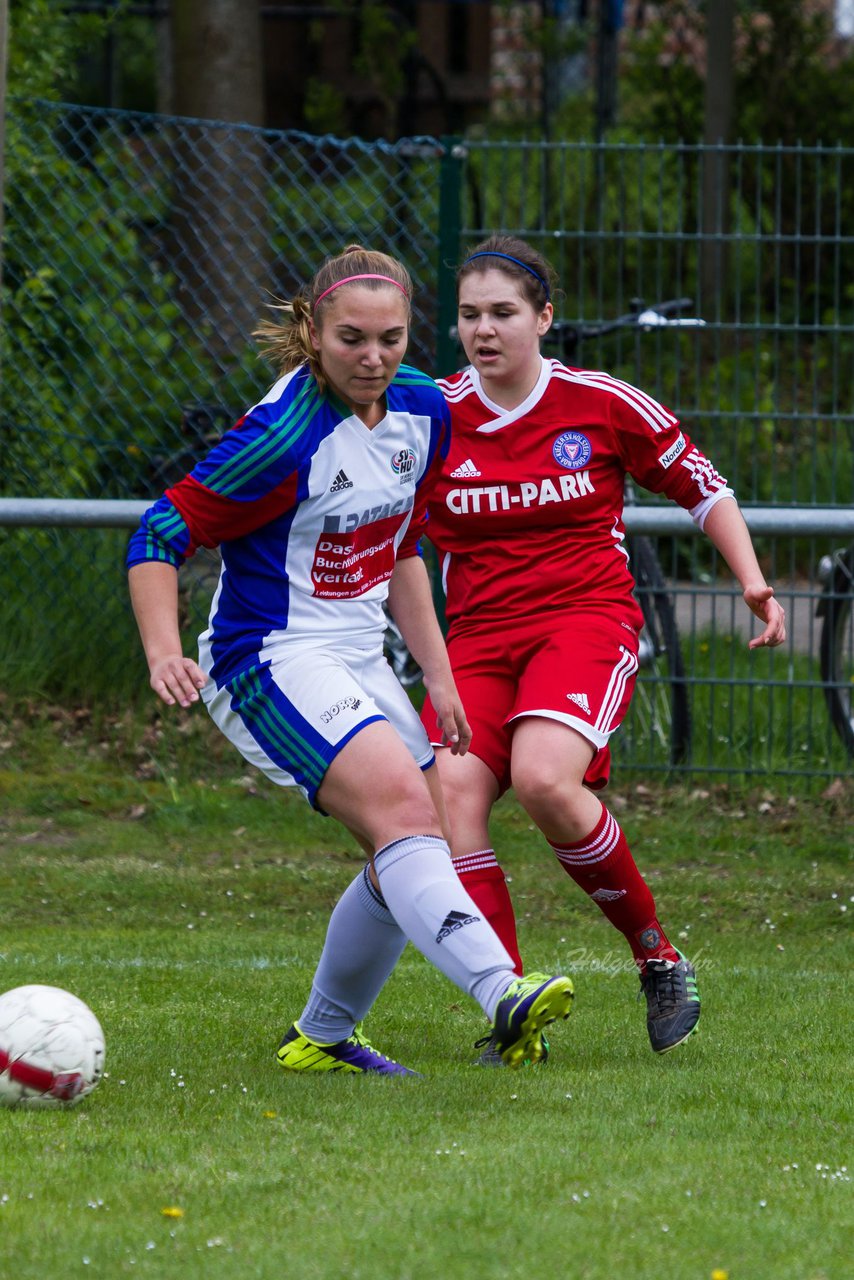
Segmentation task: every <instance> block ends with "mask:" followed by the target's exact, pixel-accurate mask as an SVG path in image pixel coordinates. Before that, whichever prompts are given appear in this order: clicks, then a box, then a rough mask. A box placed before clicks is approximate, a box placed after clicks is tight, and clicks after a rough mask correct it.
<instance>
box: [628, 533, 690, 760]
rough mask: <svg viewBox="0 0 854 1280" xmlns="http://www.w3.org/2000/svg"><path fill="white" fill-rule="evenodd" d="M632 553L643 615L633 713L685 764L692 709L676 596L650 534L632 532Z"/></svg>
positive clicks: (649, 736) (645, 730)
mask: <svg viewBox="0 0 854 1280" xmlns="http://www.w3.org/2000/svg"><path fill="white" fill-rule="evenodd" d="M629 555H630V557H631V566H632V573H633V574H634V578H635V584H636V589H635V595H636V597H637V601H638V604H639V605H640V607H641V609H642V610H643V617H644V627H643V630H642V631H641V635H640V650H639V654H638V657H639V662H640V670H639V671H638V680H637V684H636V685H635V692H634V697H633V699H632V711H633V715H634V717H635V720H636V722H639V724H640V728H641V731H642V733H643V734H644V735H645V737H646V738H647V739H655V740H657V741H658V742H659V743H660V744H661V745H662V747H663V748H664V749H665V750H666V751H667V753H668V759H669V760H670V763H671V764H682V763H684V761H685V760H687V759H688V755H689V753H690V750H691V712H690V707H689V704H688V686H687V684H686V682H685V663H684V661H683V658H682V646H681V645H680V643H679V629H678V627H677V625H676V612H675V610H674V607H673V600H672V598H671V596H670V594H669V593H668V590H667V583H666V581H665V577H664V573H663V572H662V568H661V565H660V564H659V561H658V555H657V554H656V550H655V547H654V545H653V543H652V542H650V540H649V538H645V537H634V538H631V539H630V540H629Z"/></svg>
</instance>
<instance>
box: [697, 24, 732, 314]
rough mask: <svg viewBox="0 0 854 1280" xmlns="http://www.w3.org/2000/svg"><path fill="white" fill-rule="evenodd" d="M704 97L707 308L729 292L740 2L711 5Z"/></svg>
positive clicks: (702, 268)
mask: <svg viewBox="0 0 854 1280" xmlns="http://www.w3.org/2000/svg"><path fill="white" fill-rule="evenodd" d="M706 12H707V18H706V88H705V95H704V127H703V142H704V143H705V150H704V153H703V188H702V189H703V209H702V220H703V221H702V227H703V238H702V241H701V243H702V261H701V264H700V279H701V287H702V291H703V305H704V307H705V308H706V309H708V307H709V305H710V303H712V302H714V303H715V306H716V308H717V307H718V306H719V305H720V302H721V300H722V298H723V295H724V293H725V291H726V279H727V271H726V267H727V253H726V239H725V237H726V234H727V232H728V230H729V225H730V216H729V205H728V200H729V163H728V158H727V154H726V151H725V150H724V146H725V144H726V143H728V142H729V141H730V130H731V128H732V118H733V107H734V102H733V33H734V23H735V0H715V3H714V4H710V5H708V6H707V10H706Z"/></svg>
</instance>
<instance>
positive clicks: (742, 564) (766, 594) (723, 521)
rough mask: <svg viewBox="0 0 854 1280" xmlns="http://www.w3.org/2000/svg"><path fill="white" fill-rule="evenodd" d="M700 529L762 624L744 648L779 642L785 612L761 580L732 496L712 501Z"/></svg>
mask: <svg viewBox="0 0 854 1280" xmlns="http://www.w3.org/2000/svg"><path fill="white" fill-rule="evenodd" d="M703 531H704V533H706V534H707V535H708V537H709V538H710V540H711V541H712V542H713V543H714V545H715V546H716V547H717V549H718V551H720V553H721V555H722V556H723V558H724V559H725V560H726V562H727V564H728V565H729V567H730V569H731V570H732V571H733V573H734V574H735V576H736V578H737V579H738V581H739V583H740V584H741V590H742V594H743V598H744V603H745V604H746V605H747V607H748V609H749V610H750V611H751V613H753V614H755V616H756V617H757V618H758V619H759V621H760V622H762V623H763V624H764V630H763V631H762V632H761V633H760V634H759V635H758V636H754V637H753V639H752V640H750V641H749V642H748V648H749V649H758V648H761V647H763V646H769V647H772V646H774V645H778V644H782V643H783V641H784V640H785V639H786V614H785V612H784V610H783V607H782V605H780V604H779V603H778V602H777V600H775V598H774V588H773V587H771V586H769V585H768V583H767V582H766V581H765V575H764V574H763V572H762V570H761V569H760V567H759V561H758V560H757V559H756V552H755V550H754V548H753V541H752V539H751V537H750V530H749V529H748V527H747V525H746V524H745V522H744V517H743V516H742V514H741V511H740V510H739V508H738V503H737V502H736V501H735V499H734V498H728V497H727V498H721V500H720V502H716V503H715V505H714V506H713V507H712V508H711V510H710V511H709V514H708V515H707V516H706V520H705V524H704V526H703Z"/></svg>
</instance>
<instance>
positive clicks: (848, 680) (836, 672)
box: [819, 546, 854, 755]
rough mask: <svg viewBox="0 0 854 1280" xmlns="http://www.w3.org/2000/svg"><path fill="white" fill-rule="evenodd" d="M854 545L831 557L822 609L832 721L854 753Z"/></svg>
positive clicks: (821, 656)
mask: <svg viewBox="0 0 854 1280" xmlns="http://www.w3.org/2000/svg"><path fill="white" fill-rule="evenodd" d="M852 603H854V546H851V547H848V549H847V550H846V551H837V552H836V553H835V555H833V556H832V557H831V559H830V564H829V566H828V571H827V580H826V582H825V587H824V595H823V596H822V598H821V602H820V604H819V613H820V614H821V615H823V617H824V623H823V625H822V628H821V639H820V641H819V661H820V664H821V678H822V681H823V682H824V696H825V700H826V701H827V709H828V712H829V713H830V721H831V724H832V725H833V727H834V729H835V730H836V732H837V733H838V734H839V736H840V738H841V739H842V742H843V744H844V746H845V749H846V751H847V752H848V753H849V755H854V609H852Z"/></svg>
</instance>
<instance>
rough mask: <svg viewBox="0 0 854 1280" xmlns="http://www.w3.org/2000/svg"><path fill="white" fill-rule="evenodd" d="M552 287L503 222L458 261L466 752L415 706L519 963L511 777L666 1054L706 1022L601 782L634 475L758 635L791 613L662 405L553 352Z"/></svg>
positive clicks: (626, 673)
mask: <svg viewBox="0 0 854 1280" xmlns="http://www.w3.org/2000/svg"><path fill="white" fill-rule="evenodd" d="M553 286H554V272H553V270H552V268H551V267H550V265H549V264H548V263H547V262H546V260H545V259H544V258H543V257H542V256H541V255H540V254H539V253H537V252H536V251H535V250H534V249H533V248H532V247H531V246H530V245H528V244H526V243H525V242H524V241H522V240H520V239H517V238H514V237H509V236H493V237H491V238H490V239H488V240H486V241H484V242H483V243H482V244H479V245H478V246H477V247H476V248H475V249H473V250H472V252H471V253H470V254H469V255H468V256H467V257H466V259H465V260H464V261H463V263H462V265H461V267H460V268H459V270H458V273H457V290H458V295H457V296H458V309H459V310H458V328H459V335H460V340H461V342H462V344H463V347H464V348H465V353H466V356H467V357H468V360H469V361H470V364H469V365H468V367H466V368H465V369H463V370H462V371H461V372H459V373H457V374H455V375H454V376H453V377H450V378H447V379H440V381H439V385H440V387H441V389H442V391H443V393H444V395H445V399H446V400H447V402H448V405H449V407H450V410H451V419H452V432H451V447H450V452H449V454H448V456H447V458H446V459H445V462H444V464H443V467H442V474H441V477H440V480H439V482H438V484H437V486H436V487H435V488H434V489H433V490H432V491H431V496H430V499H429V503H428V510H429V515H430V526H429V534H430V538H431V540H432V541H433V542H434V543H435V545H436V547H437V548H438V549H439V552H440V556H441V566H442V577H443V581H444V585H445V591H446V598H447V618H448V625H449V630H448V650H449V654H450V658H451V665H452V668H453V671H454V677H455V679H456V682H457V688H458V690H459V693H460V696H461V698H462V701H463V705H464V707H465V709H466V715H467V718H468V721H469V724H470V726H471V729H472V743H471V748H470V750H469V752H468V753H467V754H466V755H464V756H463V755H452V754H451V752H450V751H448V750H445V749H442V748H441V746H440V742H439V734H438V733H437V720H436V715H435V711H434V708H433V705H432V703H431V702H430V700H429V697H428V699H427V702H426V705H425V707H424V712H423V717H422V718H423V723H424V725H425V727H426V728H427V731H428V734H429V735H430V737H431V739H432V740H433V741H434V743H435V745H436V746H437V747H438V748H439V749H438V750H437V759H438V768H439V775H440V778H441V782H442V789H443V792H444V795H445V801H446V804H447V808H448V813H449V817H450V822H451V847H452V850H453V853H454V861H455V866H456V867H457V870H458V872H459V873H460V877H461V879H462V880H463V883H464V884H465V885H466V887H467V888H468V891H469V893H470V894H471V896H472V897H473V899H474V900H475V902H476V903H477V904H478V906H479V908H480V910H481V911H482V912H483V913H484V915H486V916H487V917H488V918H489V919H490V920H491V921H492V924H493V926H494V927H495V928H496V931H497V932H498V934H499V936H500V937H501V938H502V940H503V942H504V944H505V946H506V947H507V949H508V951H510V953H511V954H512V955H513V956H514V958H515V960H516V961H517V965H518V967H519V971H520V972H521V964H520V963H519V953H518V947H517V943H516V931H515V923H514V917H513V908H512V904H511V901H510V897H509V893H508V891H507V887H506V883H505V880H504V875H503V873H502V871H501V869H500V867H499V865H498V862H497V860H496V857H495V853H494V852H493V850H492V848H491V847H490V838H489V830H488V821H489V815H490V811H491V809H492V806H493V804H494V803H495V802H496V800H497V799H498V798H499V796H500V795H501V794H502V793H503V792H504V791H506V790H507V788H508V787H510V786H512V787H513V788H514V790H515V794H516V797H517V799H518V801H519V803H520V804H521V805H522V807H523V808H524V809H525V810H526V812H527V813H528V814H529V815H530V817H531V819H532V820H533V821H534V822H535V823H536V825H537V826H538V827H539V829H540V830H541V831H542V833H543V835H544V836H545V837H546V839H547V841H548V842H549V844H550V845H551V847H552V849H553V850H554V853H555V856H556V857H557V859H558V861H559V862H560V864H561V866H562V867H563V868H564V870H565V871H566V872H567V874H568V875H569V876H570V877H571V878H572V879H573V880H574V881H575V882H576V883H577V884H578V885H579V886H580V887H581V888H582V889H583V890H584V891H585V892H586V893H587V894H588V895H589V896H590V897H591V898H592V899H593V900H594V901H595V902H596V903H597V905H598V906H599V908H600V909H601V910H602V912H603V913H604V914H605V916H606V917H607V918H608V919H609V920H610V921H611V923H612V924H613V925H614V926H615V928H617V929H618V930H619V931H620V932H621V933H623V934H624V935H625V937H626V940H627V942H628V944H629V947H630V948H631V952H632V955H633V957H634V960H635V962H636V964H637V966H638V969H639V973H640V980H641V984H642V987H643V991H644V993H645V996H646V1003H647V1027H648V1032H649V1037H650V1042H651V1045H652V1048H653V1049H654V1050H655V1051H656V1052H657V1053H663V1052H665V1051H666V1050H668V1049H672V1048H674V1047H675V1046H676V1045H678V1044H680V1043H682V1041H683V1040H685V1039H686V1038H687V1037H688V1036H689V1035H690V1033H691V1032H692V1031H693V1029H694V1027H695V1026H696V1023H697V1020H698V1018H699V1014H700V1002H699V996H698V993H697V981H696V973H695V970H694V967H693V965H691V963H690V962H689V961H688V960H687V959H686V958H685V957H684V956H682V955H681V954H680V952H679V951H678V950H677V949H676V948H675V947H674V946H673V945H672V943H671V942H670V941H669V939H668V937H667V934H666V933H665V931H664V929H663V927H662V925H661V923H660V921H659V920H658V917H657V912H656V906H655V902H654V900H653V896H652V894H651V892H650V890H649V888H648V886H647V884H646V883H645V881H644V880H643V878H642V876H641V874H640V872H639V871H638V868H637V866H636V864H635V860H634V858H633V857H632V853H631V851H630V849H629V846H628V844H627V842H626V838H625V836H624V834H623V832H622V831H621V829H620V826H619V824H618V822H617V821H616V819H615V818H614V816H613V814H611V813H610V812H609V810H608V809H607V808H606V807H605V805H604V804H603V803H602V801H601V800H600V798H599V795H598V792H599V790H600V789H601V788H602V787H604V786H605V785H606V783H607V781H608V773H609V749H608V742H609V739H610V737H611V735H612V734H613V733H614V732H615V730H616V729H617V728H618V727H619V725H620V723H621V721H622V720H623V718H624V716H625V714H626V710H627V708H628V705H629V701H630V699H631V696H632V690H633V688H634V684H635V677H636V673H637V668H638V635H639V632H640V629H641V626H642V623H643V618H642V614H641V611H640V608H639V606H638V604H637V602H636V600H635V598H634V595H633V587H634V580H633V578H632V573H631V565H630V564H629V561H628V556H627V553H626V551H625V548H624V541H625V531H624V526H623V521H622V512H623V493H624V481H625V478H626V476H627V475H631V476H633V477H634V478H635V479H636V480H637V481H638V482H639V483H640V484H641V485H643V486H644V487H645V488H647V489H650V490H652V491H654V492H656V493H664V494H666V495H667V496H668V497H670V498H672V499H673V500H674V501H675V502H677V503H679V504H680V505H681V506H683V507H686V508H687V509H688V510H689V511H690V512H691V515H692V516H693V518H694V521H695V522H696V523H697V524H698V525H699V527H700V528H701V529H702V530H703V531H704V532H705V533H706V535H707V536H708V537H709V538H710V539H711V541H712V542H713V543H714V545H715V546H716V547H717V549H718V550H719V551H720V553H721V554H722V556H723V557H724V559H725V560H726V562H727V563H728V565H729V566H730V568H731V570H732V572H733V573H734V574H735V576H736V578H737V579H738V581H739V583H740V584H741V587H742V590H743V594H744V601H745V604H746V605H747V607H748V608H749V609H750V610H751V612H752V613H754V614H755V615H756V617H757V618H758V619H759V620H760V623H761V624H762V630H761V631H760V633H759V634H758V635H757V636H756V637H755V638H754V639H752V640H751V641H750V642H749V645H750V648H755V647H757V646H760V645H778V644H780V643H782V641H783V640H784V639H785V634H786V630H785V616H784V613H783V610H782V608H781V607H780V605H779V604H778V603H777V601H776V600H775V599H774V593H773V590H772V588H771V587H770V586H769V585H768V584H767V583H766V581H765V578H764V577H763V574H762V572H761V570H760V568H759V564H758V562H757V558H756V555H755V552H754V549H753V545H752V542H751V538H750V535H749V532H748V530H747V526H746V525H745V522H744V519H743V518H742V515H741V513H740V511H739V508H738V505H737V504H736V502H735V499H734V497H733V494H732V491H731V489H729V488H728V486H727V483H726V481H725V480H724V479H723V478H722V477H721V476H720V475H719V474H718V472H717V471H716V470H715V468H714V466H713V465H712V463H711V462H709V460H708V459H707V458H706V457H705V456H704V455H703V454H702V453H701V451H700V450H699V449H698V448H697V447H696V446H695V445H694V444H693V443H692V442H691V440H690V439H689V438H688V436H687V435H686V434H685V433H684V432H683V431H682V430H681V428H680V426H679V423H678V421H677V420H676V418H674V416H673V415H672V414H671V413H670V411H669V410H668V409H666V408H664V407H663V406H662V405H661V404H658V403H657V402H656V401H655V400H653V399H652V397H651V396H649V395H647V394H646V393H645V392H643V391H641V390H639V389H638V388H637V387H633V386H630V385H629V384H627V383H625V382H621V381H619V380H618V379H616V378H613V377H610V376H609V375H608V374H606V373H601V372H591V371H588V370H579V369H572V368H567V367H565V366H564V365H563V364H561V363H560V362H559V361H558V360H550V359H546V358H544V357H543V356H542V354H541V352H540V341H541V339H542V338H543V336H544V334H545V333H546V332H547V331H548V329H549V326H550V325H551V322H552V316H553V310H552V303H551V293H552V289H553ZM483 1060H484V1061H486V1062H488V1061H489V1060H490V1053H489V1050H487V1051H486V1053H485V1055H484V1058H483Z"/></svg>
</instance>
